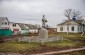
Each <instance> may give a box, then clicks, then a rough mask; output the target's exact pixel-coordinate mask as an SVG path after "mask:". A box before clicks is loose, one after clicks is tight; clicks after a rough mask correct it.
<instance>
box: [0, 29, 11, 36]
mask: <svg viewBox="0 0 85 55" xmlns="http://www.w3.org/2000/svg"><path fill="white" fill-rule="evenodd" d="M11 35H12V31H11V30H9V29H0V36H11Z"/></svg>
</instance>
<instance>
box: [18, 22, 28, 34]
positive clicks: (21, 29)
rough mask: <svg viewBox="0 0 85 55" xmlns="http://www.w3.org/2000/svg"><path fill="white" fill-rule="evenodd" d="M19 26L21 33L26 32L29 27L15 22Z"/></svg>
mask: <svg viewBox="0 0 85 55" xmlns="http://www.w3.org/2000/svg"><path fill="white" fill-rule="evenodd" d="M17 24H18V25H19V26H20V32H21V34H28V32H29V29H28V28H27V26H25V24H23V23H17Z"/></svg>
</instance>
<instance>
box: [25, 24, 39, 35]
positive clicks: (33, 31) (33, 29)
mask: <svg viewBox="0 0 85 55" xmlns="http://www.w3.org/2000/svg"><path fill="white" fill-rule="evenodd" d="M25 26H27V27H28V29H29V33H38V28H37V26H35V25H31V24H25Z"/></svg>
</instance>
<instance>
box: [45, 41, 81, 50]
mask: <svg viewBox="0 0 85 55" xmlns="http://www.w3.org/2000/svg"><path fill="white" fill-rule="evenodd" d="M45 44H46V46H49V47H58V48H64V47H70V48H71V47H78V46H80V45H81V44H80V43H75V42H73V41H68V40H64V41H54V42H49V43H45Z"/></svg>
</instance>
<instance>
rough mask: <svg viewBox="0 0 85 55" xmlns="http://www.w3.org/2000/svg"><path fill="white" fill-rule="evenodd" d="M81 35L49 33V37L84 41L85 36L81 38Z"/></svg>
mask: <svg viewBox="0 0 85 55" xmlns="http://www.w3.org/2000/svg"><path fill="white" fill-rule="evenodd" d="M81 34H82V33H69V34H68V35H67V33H51V34H49V36H63V37H64V38H69V39H73V40H75V39H76V40H85V34H84V35H83V36H81Z"/></svg>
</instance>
